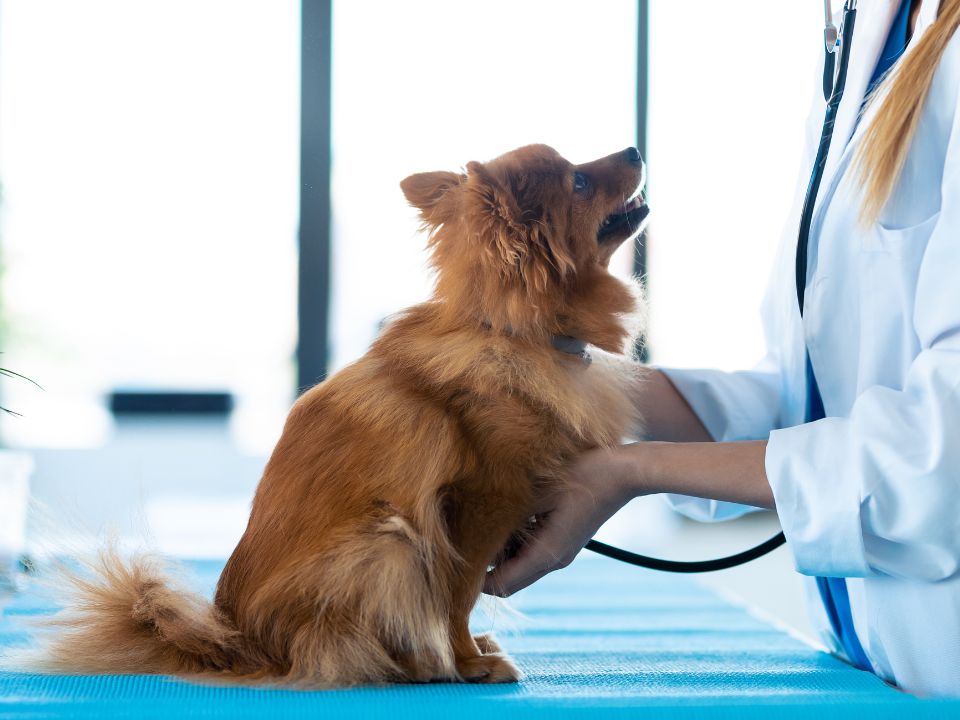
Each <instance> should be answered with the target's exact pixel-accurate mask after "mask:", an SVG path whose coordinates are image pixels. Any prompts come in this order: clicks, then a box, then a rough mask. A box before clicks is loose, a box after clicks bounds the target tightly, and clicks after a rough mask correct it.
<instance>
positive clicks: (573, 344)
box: [480, 321, 593, 365]
mask: <svg viewBox="0 0 960 720" xmlns="http://www.w3.org/2000/svg"><path fill="white" fill-rule="evenodd" d="M480 324H481V325H482V326H483V329H484V330H492V329H493V326H492V325H491V324H490V323H488V322H487V321H483V322H482V323H480ZM512 334H513V333H512V332H510V330H509V328H508V329H507V335H512ZM550 345H551V346H553V349H554V350H557V351H559V352H562V353H564V354H566V355H573V356H574V357H578V358H580V359H581V360H583V362H584V363H586V364H587V365H589V364H590V363H592V362H593V358H592V357H591V356H590V353H589V352H587V343H585V342H584V341H583V340H581V339H579V338H575V337H573V336H571V335H551V336H550Z"/></svg>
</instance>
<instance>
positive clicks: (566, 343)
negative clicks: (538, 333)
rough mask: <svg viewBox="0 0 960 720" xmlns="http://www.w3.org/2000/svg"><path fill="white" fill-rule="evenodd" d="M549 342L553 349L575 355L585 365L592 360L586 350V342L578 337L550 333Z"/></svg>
mask: <svg viewBox="0 0 960 720" xmlns="http://www.w3.org/2000/svg"><path fill="white" fill-rule="evenodd" d="M550 344H551V345H553V349H554V350H559V351H560V352H562V353H566V354H567V355H576V356H577V357H579V358H580V359H581V360H583V361H584V362H585V363H586V364H587V365H589V364H590V363H592V362H593V358H592V357H590V353H588V352H587V344H586V343H585V342H584V341H583V340H580V339H579V338H575V337H570V336H569V335H551V336H550Z"/></svg>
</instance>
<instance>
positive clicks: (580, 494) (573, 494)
mask: <svg viewBox="0 0 960 720" xmlns="http://www.w3.org/2000/svg"><path fill="white" fill-rule="evenodd" d="M623 451H624V448H622V447H616V448H610V449H601V450H590V451H588V452H585V453H584V454H583V455H581V456H580V457H579V458H577V459H576V460H575V461H574V463H573V464H572V465H571V466H570V467H569V468H568V469H567V472H566V473H565V475H564V477H565V479H566V481H565V482H564V483H563V484H562V485H561V486H560V488H559V489H558V491H557V492H556V493H555V494H553V495H550V496H548V497H546V498H544V499H543V501H542V503H541V505H540V507H537V508H534V512H535V513H536V517H537V524H536V526H535V527H534V530H533V531H532V532H533V534H532V537H530V538H529V539H528V540H527V541H526V542H525V543H524V545H523V546H521V548H520V550H519V551H518V553H517V554H516V555H515V556H514V557H512V558H510V559H508V560H506V561H505V562H504V563H503V564H501V565H499V566H497V567H496V568H495V569H493V570H492V571H490V572H489V573H488V574H487V578H486V582H485V583H484V586H483V591H484V592H485V593H487V594H490V595H499V596H500V597H507V596H508V595H512V594H513V593H515V592H517V591H518V590H521V589H522V588H525V587H526V586H527V585H530V584H531V583H533V582H536V581H537V580H539V579H540V578H542V577H543V576H544V575H546V574H547V573H550V572H553V571H554V570H558V569H560V568H563V567H566V566H567V565H569V564H570V563H571V562H572V561H573V559H574V558H575V557H576V556H577V553H579V552H580V551H581V550H582V549H583V546H584V545H586V543H587V541H588V540H589V539H590V538H592V537H593V535H594V533H596V531H597V529H598V528H599V527H600V526H601V525H603V523H604V522H606V521H607V519H608V518H609V517H610V516H611V515H613V514H614V513H615V512H617V510H619V509H620V508H622V507H623V506H624V505H626V504H627V502H628V501H630V500H631V499H632V498H633V497H635V496H636V495H637V494H638V492H637V490H636V488H637V487H638V483H637V475H638V473H637V466H636V461H635V459H634V462H633V463H629V464H628V463H626V462H625V461H624V458H623V454H624V453H623ZM631 466H632V467H631Z"/></svg>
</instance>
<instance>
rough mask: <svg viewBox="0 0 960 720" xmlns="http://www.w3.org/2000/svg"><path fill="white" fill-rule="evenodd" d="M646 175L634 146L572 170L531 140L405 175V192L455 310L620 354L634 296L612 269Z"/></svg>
mask: <svg viewBox="0 0 960 720" xmlns="http://www.w3.org/2000/svg"><path fill="white" fill-rule="evenodd" d="M643 179H644V166H643V161H642V160H641V158H640V153H639V152H638V151H637V150H636V149H635V148H627V149H626V150H623V151H620V152H617V153H614V154H613V155H608V156H607V157H604V158H600V159H599V160H594V161H593V162H589V163H585V164H582V165H573V164H572V163H570V162H568V161H567V160H565V159H564V158H563V157H561V156H560V154H559V153H557V152H556V151H555V150H554V149H553V148H550V147H547V146H546V145H529V146H527V147H523V148H520V149H518V150H514V151H513V152H509V153H507V154H505V155H501V156H500V157H498V158H496V159H495V160H492V161H490V162H488V163H479V162H471V163H468V164H467V167H466V172H464V173H453V172H443V171H441V172H429V173H419V174H417V175H411V176H410V177H408V178H407V179H406V180H404V181H403V182H402V183H401V187H402V189H403V192H404V194H405V195H406V197H407V200H408V201H409V202H410V204H411V205H413V206H414V207H416V208H417V209H418V210H419V211H420V214H421V217H422V219H423V223H424V225H425V226H426V227H427V228H428V229H429V230H430V232H431V248H432V251H433V254H432V262H433V265H434V267H435V268H436V270H437V276H438V279H437V294H438V296H439V297H441V298H442V299H443V300H445V301H447V302H448V303H449V304H450V305H451V306H452V308H453V309H454V311H456V312H460V313H465V314H466V315H467V316H468V317H469V318H471V319H473V320H477V321H481V322H483V323H484V324H487V325H489V326H491V327H492V328H494V329H496V330H499V331H502V332H510V333H513V334H531V335H535V334H566V335H574V336H576V337H580V338H582V339H584V340H586V341H588V342H591V343H593V344H595V345H598V346H600V347H604V348H605V349H609V350H613V351H622V350H623V348H624V340H625V339H626V336H627V334H628V332H627V330H625V329H623V324H622V323H621V322H619V318H621V317H622V316H623V315H625V314H629V313H631V312H632V311H633V310H634V305H635V293H633V292H631V290H630V289H629V288H627V287H626V286H625V285H624V284H623V283H621V282H619V281H617V280H616V279H615V278H613V276H611V275H610V274H609V273H608V272H607V266H608V264H609V261H610V257H611V255H612V254H613V252H614V251H615V250H616V249H617V248H618V247H619V246H620V245H621V244H622V243H623V242H624V241H626V240H628V239H631V238H634V237H635V236H636V235H638V234H639V233H640V232H642V230H643V227H644V224H645V222H646V219H647V214H648V210H647V206H646V204H645V203H644V202H643V200H642V198H641V195H640V192H641V189H642V185H643ZM601 326H602V327H601ZM617 328H620V329H617Z"/></svg>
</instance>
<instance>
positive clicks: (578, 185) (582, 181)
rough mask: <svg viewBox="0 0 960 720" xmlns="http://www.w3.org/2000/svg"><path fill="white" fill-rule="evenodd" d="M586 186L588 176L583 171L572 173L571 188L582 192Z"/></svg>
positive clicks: (588, 181)
mask: <svg viewBox="0 0 960 720" xmlns="http://www.w3.org/2000/svg"><path fill="white" fill-rule="evenodd" d="M588 187H590V178H588V177H587V176H586V175H584V174H583V173H579V172H577V173H574V174H573V189H574V191H576V192H583V191H584V190H586V189H587V188H588Z"/></svg>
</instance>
